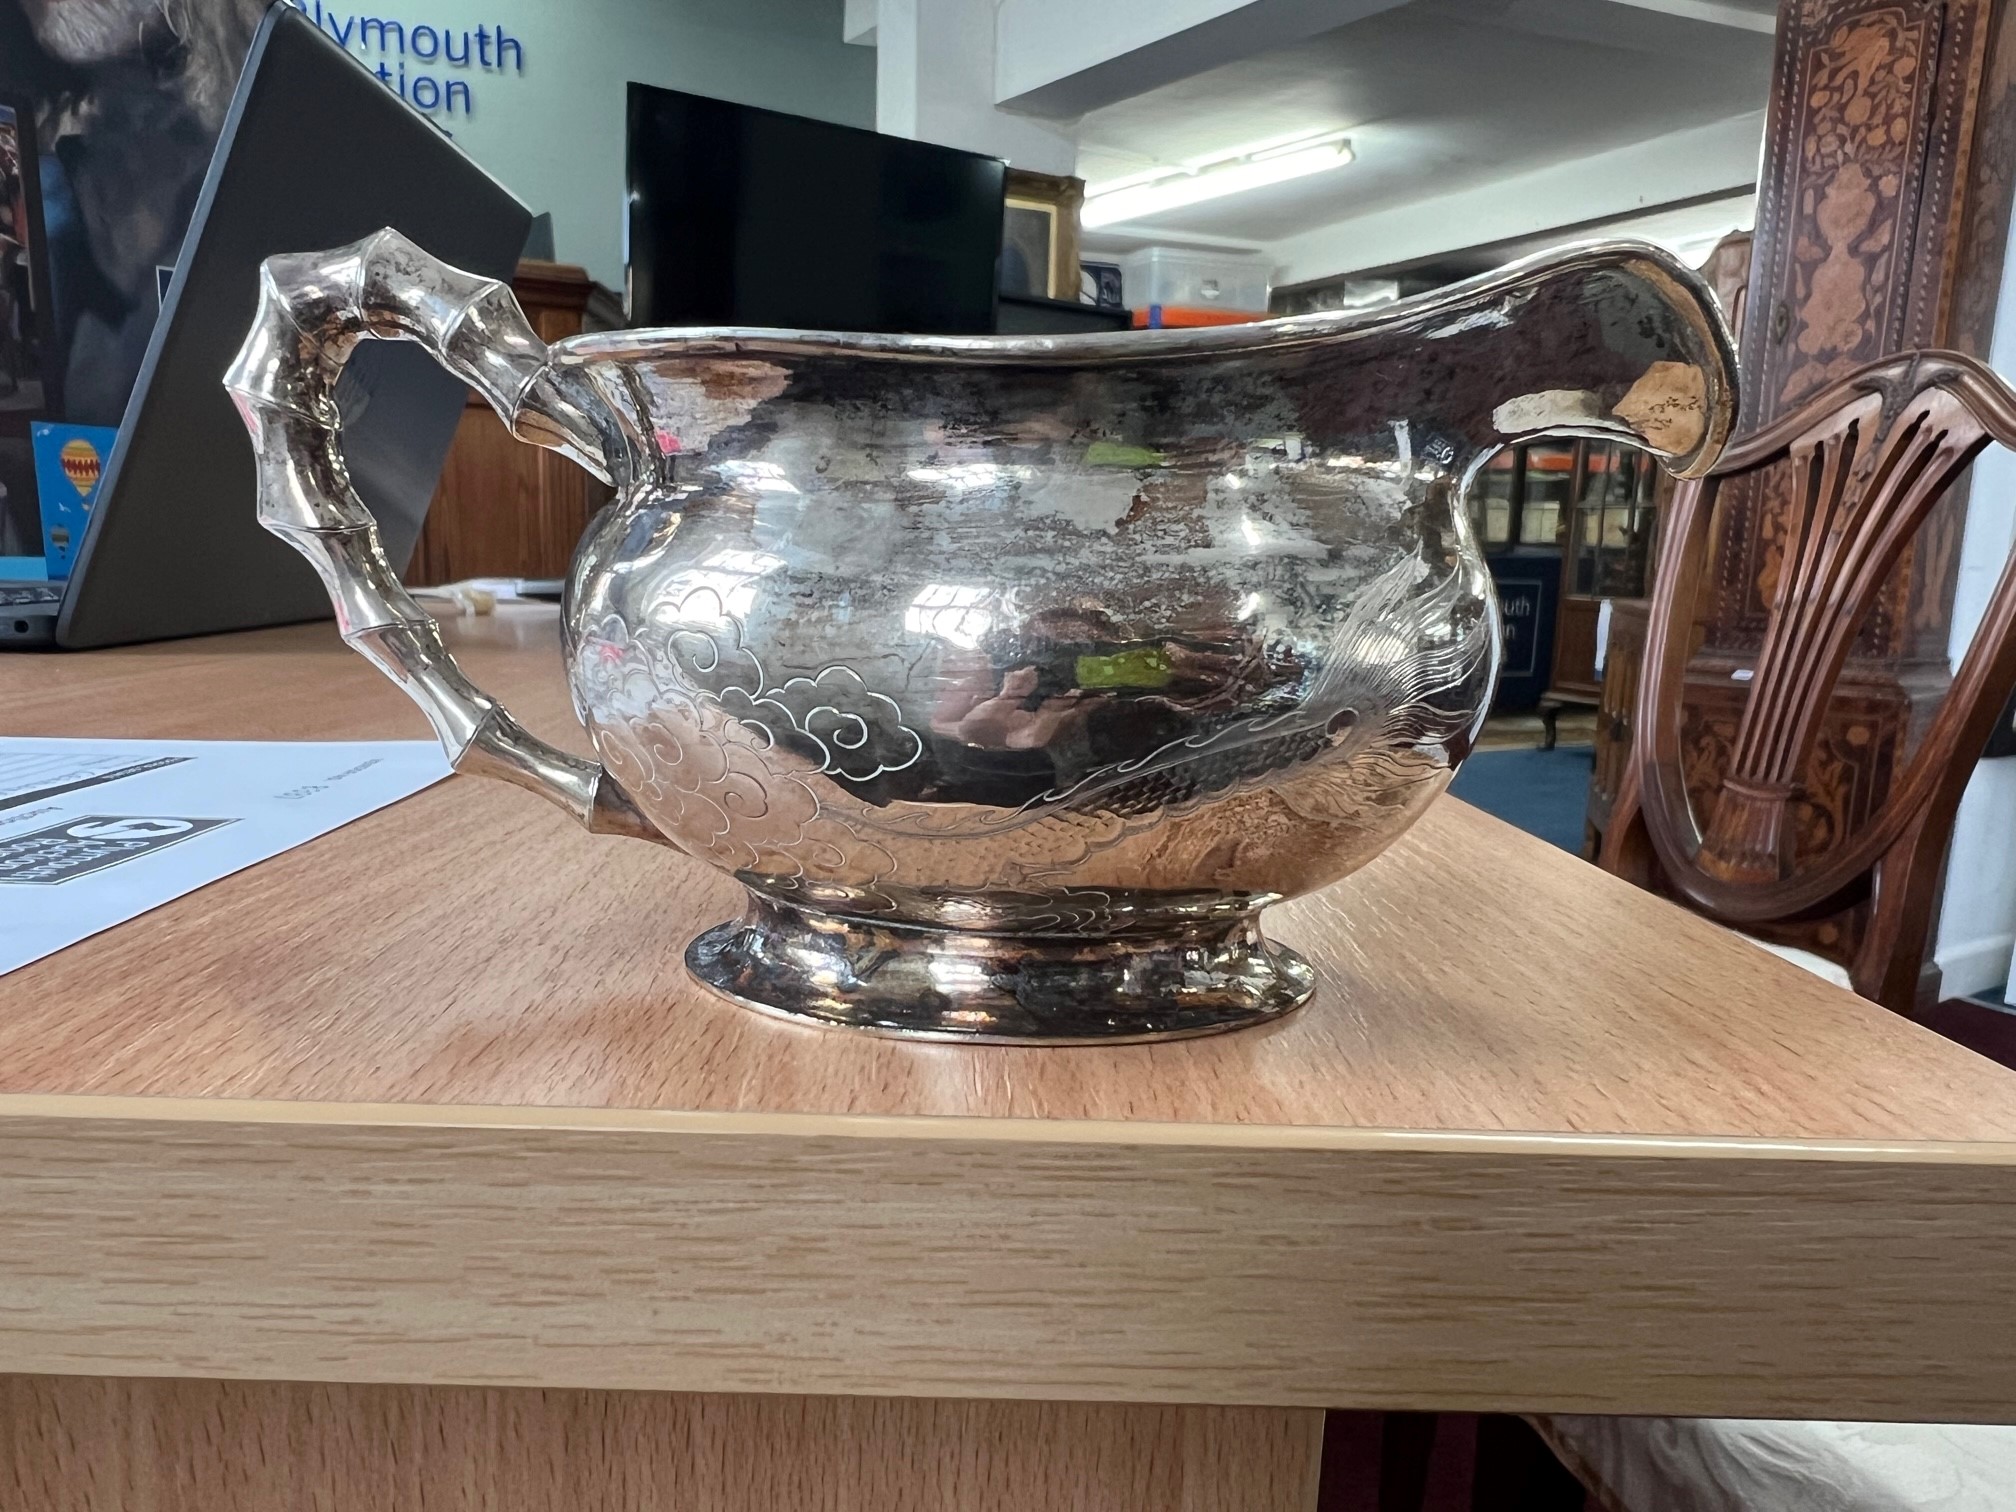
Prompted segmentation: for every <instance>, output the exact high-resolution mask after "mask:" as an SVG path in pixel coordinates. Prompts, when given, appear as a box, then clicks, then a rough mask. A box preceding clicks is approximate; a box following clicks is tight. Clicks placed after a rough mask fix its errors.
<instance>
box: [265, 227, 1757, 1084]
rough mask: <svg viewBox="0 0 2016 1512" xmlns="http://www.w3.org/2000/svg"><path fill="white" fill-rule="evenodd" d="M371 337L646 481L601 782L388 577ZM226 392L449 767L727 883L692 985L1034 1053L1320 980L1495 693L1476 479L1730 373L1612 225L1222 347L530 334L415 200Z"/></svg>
mask: <svg viewBox="0 0 2016 1512" xmlns="http://www.w3.org/2000/svg"><path fill="white" fill-rule="evenodd" d="M366 336H372V337H395V338H400V339H405V340H410V341H417V342H419V343H420V344H421V345H422V346H424V347H426V348H427V349H428V350H429V351H430V352H432V353H433V354H434V356H435V357H436V358H438V359H439V360H440V361H441V362H442V363H444V364H445V365H446V366H447V367H449V368H450V369H452V370H453V371H454V372H456V373H457V374H459V375H460V376H461V377H462V378H464V379H465V380H467V381H468V382H469V383H470V384H471V385H472V386H474V387H475V388H476V389H477V390H479V391H480V392H481V393H482V394H483V395H484V396H485V397H486V398H487V399H488V400H489V401H490V403H491V404H492V405H493V406H494V407H495V408H496V410H497V413H498V414H499V415H501V416H503V417H504V419H505V421H506V423H507V424H509V426H510V427H511V429H512V431H513V433H514V434H515V435H517V436H518V437H519V438H520V439H522V440H525V441H529V442H533V443H535V444H537V445H540V446H548V447H553V448H556V449H557V450H560V451H562V452H565V453H566V454H567V455H569V456H570V457H573V458H574V459H575V460H576V461H577V462H579V463H580V464H581V465H582V466H584V467H586V468H587V469H588V470H589V471H591V472H592V473H594V474H595V475H596V476H598V477H600V478H603V479H605V480H607V481H608V482H610V483H612V484H613V485H614V486H615V489H616V500H615V502H614V503H613V504H612V505H611V506H610V507H609V508H607V509H606V510H604V511H603V512H602V514H601V515H600V516H598V517H597V518H596V520H595V521H594V522H593V524H592V525H591V526H590V527H589V530H588V532H587V534H586V536H585V537H584V538H583V540H582V542H581V545H580V547H579V549H578V551H577V553H576V555H575V559H574V563H573V568H572V571H571V574H570V576H569V579H568V585H567V596H566V604H565V608H564V614H563V621H562V623H563V640H564V646H565V656H566V668H567V675H568V679H569V682H570V685H571V687H572V690H573V696H574V702H575V707H576V710H577V712H578V713H579V715H580V718H581V720H582V722H583V723H584V724H585V725H586V727H587V730H588V733H589V735H590V737H591V738H592V740H593V743H594V748H595V750H596V752H597V753H598V755H599V756H600V758H601V759H600V762H599V764H598V763H597V762H593V761H587V760H582V759H580V758H578V757H575V756H572V755H569V754H567V753H566V752H564V751H561V750H559V749H557V748H555V747H554V746H551V745H549V744H547V743H546V742H544V741H542V740H539V739H538V738H536V737H534V736H533V735H531V734H529V733H527V732H526V731H525V730H524V729H523V728H521V727H520V726H519V725H518V724H517V723H516V722H515V721H514V720H513V719H512V718H511V716H510V715H509V714H508V713H507V712H506V711H505V710H504V709H503V708H502V707H501V706H499V705H498V704H497V703H496V702H495V701H493V700H492V699H490V698H488V697H487V696H485V695H484V694H483V693H482V692H481V691H480V690H479V689H477V688H476V687H474V686H473V685H472V684H471V683H470V682H469V681H468V680H467V679H466V678H464V677H463V676H462V674H461V672H460V671H459V670H458V669H457V668H456V666H455V663H454V661H453V660H452V659H451V658H450V656H449V655H448V653H447V651H446V650H445V649H443V645H442V641H441V637H440V634H439V632H438V630H437V628H436V627H435V625H434V624H433V622H432V621H431V620H430V619H429V618H428V617H427V615H426V614H425V613H424V612H423V611H422V610H421V609H420V608H419V606H418V605H417V604H416V603H415V602H414V601H413V599H412V598H410V597H409V596H408V595H407V594H406V592H405V590H404V589H403V588H401V586H400V584H399V582H398V579H397V577H396V576H395V574H394V573H393V572H392V570H391V569H390V567H389V566H388V565H387V563H386V561H385V558H384V555H383V553H382V552H381V551H380V549H379V545H378V538H377V532H376V530H375V528H374V527H373V525H372V522H371V518H370V516H369V514H368V513H367V512H366V511H365V509H364V508H363V506H362V505H361V504H360V503H359V502H358V499H357V497H356V495H355V493H354V492H353V491H352V490H351V487H350V483H349V480H348V478H347V476H346V473H345V470H344V464H343V456H342V451H341V447H340V438H339V428H340V419H339V416H338V414H337V409H336V405H335V402H334V399H333V394H334V390H335V384H336V378H337V375H338V372H339V370H340V369H341V367H342V365H343V363H344V361H345V360H346V359H347V357H348V356H349V353H350V351H351V349H352V348H353V346H354V345H355V343H356V342H357V341H358V339H359V338H361V337H366ZM226 382H227V386H228V387H229V389H230V390H231V392H232V393H233V395H234V396H235V398H236V400H237V403H238V407H239V409H240V411H241V413H242V414H243V415H244V418H245V423H246V425H247V426H248V428H249V429H250V430H251V433H252V440H253V445H254V447H255V449H256V451H257V453H258V460H259V474H260V480H261V481H260V501H259V512H260V519H261V520H262V521H263V522H264V524H265V525H266V527H267V528H268V529H269V530H271V531H273V532H274V533H275V534H277V535H279V536H281V537H282V538H284V539H285V540H287V541H288V542H289V543H290V544H292V545H293V546H294V547H296V548H297V549H298V550H299V551H301V553H302V554H303V555H305V556H306V557H307V558H308V559H309V561H310V562H312V563H313V564H314V566H315V568H316V570H317V571H318V572H319V573H320V574H321V576H322V578H323V580H324V582H325V583H326V584H327V586H328V589H329V593H330V596H331V598H332V599H333V600H334V601H335V605H336V611H337V617H338V623H339V626H340V629H341V632H342V635H343V638H344V640H346V641H347V642H348V643H349V644H350V645H351V646H353V647H355V648H356V649H357V650H359V651H361V652H362V653H363V654H364V655H365V656H367V657H369V658H370V659H371V660H372V661H373V662H375V663H376V664H377V665H378V666H379V667H380V668H381V669H382V670H383V671H384V672H385V673H386V674H387V675H388V676H390V677H392V678H393V679H394V680H395V681H397V682H398V683H399V684H400V685H401V686H402V687H403V688H404V689H405V690H406V692H407V693H408V694H409V695H411V697H412V698H413V699H414V701H415V702H417V703H418V704H419V705H420V707H421V708H422V709H423V710H425V711H426V714H427V716H428V718H429V719H430V720H431V721H432V723H433V725H434V728H435V731H436V733H437V734H438V735H439V736H440V738H441V741H442V743H443V745H444V746H445V747H446V748H447V751H448V754H449V756H450V757H451V758H452V760H453V762H454V764H455V766H456V768H457V769H458V770H460V771H463V772H473V773H478V774H482V775H485V776H492V777H501V778H503V779H505V780H506V781H510V782H515V783H518V784H520V785H521V786H524V787H528V788H530V789H532V790H533V791H534V792H537V793H539V794H541V795H543V796H545V797H546V798H549V799H551V800H552V801H553V802H555V803H557V804H560V805H561V806H563V807H564V808H566V809H567V810H568V811H569V812H570V813H572V814H573V815H574V816H575V818H576V819H578V820H579V821H580V822H581V823H582V824H584V825H586V826H587V827H588V828H589V829H591V830H594V831H598V832H602V833H608V834H618V835H630V836H637V837H640V838H644V839H649V840H656V841H659V842H661V843H664V844H667V845H670V846H672V847H674V848H676V849H678V850H682V851H685V852H686V853H688V854H689V855H692V856H697V857H699V858H701V859H702V860H704V861H707V862H709V863H710V864H712V865H714V866H717V867H719V868H721V869H722V870H723V871H726V872H729V873H731V874H732V875H733V876H735V877H736V878H737V879H738V880H740V881H741V882H742V883H743V884H744V886H745V887H746V888H747V890H748V896H749V901H748V910H747V913H746V914H745V916H744V917H743V918H741V919H740V920H737V921H733V922H729V923H723V924H720V925H718V926H717V927H715V928H712V929H709V930H707V931H706V932H705V933H704V934H702V935H700V936H699V937H698V938H697V939H695V940H694V941H692V943H691V945H690V946H689V947H688V950H687V953H686V960H687V964H688V966H689V967H690V968H691V970H692V971H693V972H694V973H695V974H696V975H697V976H698V977H700V978H701V980H703V981H705V982H707V983H708V984H710V985H711V986H713V987H715V988H717V989H718V990H720V991H721V992H723V993H725V994H727V995H728V996H729V997H731V998H734V999H737V1000H738V1001H740V1002H743V1003H746V1004H748V1005H750V1006H752V1007H756V1008H761V1009H765V1010H769V1011H771V1012H776V1013H781V1014H786V1015H789V1016H792V1017H794V1018H799V1019H809V1020H813V1021H817V1022H821V1023H829V1024H844V1025H852V1026H856V1027H861V1028H867V1029H873V1030H879V1031H882V1032H885V1033H898V1034H909V1035H920V1036H927V1037H932V1038H940V1039H954V1040H982V1041H1006V1042H1019V1043H1039V1044H1059V1043H1073V1042H1087V1041H1115V1040H1147V1039H1157V1038H1162V1037H1167V1036H1176V1035H1186V1034H1201V1033H1208V1032H1211V1031H1213V1030H1221V1029H1229V1028H1233V1027H1236V1026H1238V1025H1241V1024H1248V1023H1253V1022H1256V1021H1259V1020H1263V1019H1267V1018H1269V1017H1272V1016H1274V1015H1278V1014H1281V1013H1284V1012H1286V1011H1288V1010H1289V1009H1292V1008H1294V1007H1295V1006H1296V1005H1297V1004H1299V1003H1301V1002H1302V1001H1303V1000H1304V999H1305V998H1307V997H1308V995H1309V993H1310V991H1311V987H1312V974H1311V971H1310V968H1309V966H1308V965H1307V963H1306V962H1304V961H1303V960H1302V959H1301V957H1299V956H1298V955H1296V954H1295V952H1293V951H1292V950H1289V949H1286V948H1285V947H1283V946H1280V945H1277V944H1274V943H1272V942H1271V941H1268V940H1267V939H1265V938H1264V937H1263V936H1262V934H1261V932H1260V927H1259V915H1260V910H1261V909H1262V908H1263V907H1265V906H1266V905H1267V904H1269V903H1273V902H1276V901H1278V900H1280V899H1283V898H1289V897H1293V896H1295V895H1297V894H1300V893H1306V892H1309V891H1311V890H1312V889H1315V888H1319V887H1322V886H1324V885H1326V884H1328V883H1330V882H1334V881H1336V880H1337V879H1338V878H1340V877H1342V876H1344V875H1345V874H1347V873H1349V872H1351V871H1353V870H1355V869H1356V868H1358V867H1360V866H1362V865H1364V864H1365V863H1366V862H1367V861H1369V860H1370V859H1372V857H1374V856H1376V855H1377V854H1378V853H1379V852H1380V851H1381V850H1383V849H1384V848H1385V847H1386V846H1388V845H1390V844H1391V843H1392V842H1393V840H1394V839H1395V838H1396V837H1397V836H1398V835H1399V834H1400V833H1401V832H1402V831H1403V830H1405V829H1406V828H1407V826H1408V825H1409V824H1410V823H1412V822H1413V821H1414V819H1415V818H1416V817H1417V816H1418V815H1419V814H1420V813H1421V811H1422V809H1423V808H1424V807H1425V806H1426V805H1427V804H1428V803H1429V802H1430V801H1431V800H1432V799H1433V798H1434V797H1435V795H1436V794H1438V793H1440V792H1441V791H1442V789H1443V788H1444V787H1445V786H1447V785H1448V782H1449V779H1450V778H1451V776H1452V775H1454V773H1455V770H1456V766H1457V763H1458V762H1460V761H1461V760H1462V759H1463V757H1464V755H1465V754H1466V753H1467V752H1468V750H1469V749H1470V745H1471V742H1472V740H1473V739H1474V737H1475V735H1476V733H1477V730H1478V727H1479V725H1480V723H1481V721H1482V719H1483V715H1484V711H1485V707H1486V705H1487V703H1488V702H1489V699H1490V693H1491V687H1492V682H1493V679H1494V677H1495V675H1496V671H1497V664H1498V654H1499V651H1498V648H1499V627H1498V619H1497V608H1496V603H1495V601H1494V599H1493V596H1492V591H1491V583H1490V578H1489V576H1488V575H1487V573H1486V570H1485V566H1484V561H1483V558H1482V556H1481V555H1480V553H1479V549H1478V545H1477V542H1476V541H1475V540H1474V539H1473V537H1472V534H1471V530H1470V526H1469V523H1468V520H1467V517H1466V513H1465V509H1464V507H1463V496H1464V491H1465V487H1466V485H1467V484H1468V483H1469V481H1470V480H1471V478H1472V477H1473V476H1474V474H1475V473H1476V472H1477V470H1478V468H1479V467H1480V466H1481V465H1482V464H1483V462H1484V461H1485V460H1486V459H1487V458H1488V457H1490V456H1491V454H1492V453H1493V452H1495V451H1497V450H1498V449H1499V448H1501V447H1503V446H1505V445H1507V444H1510V443H1513V442H1517V441H1520V440H1523V439H1526V438H1529V437H1533V436H1538V435H1543V434H1550V435H1582V436H1593V437H1610V438H1617V439H1621V440H1625V441H1630V442H1634V443H1637V444H1639V445H1642V446H1645V447H1648V448H1649V449H1651V450H1652V451H1654V452H1656V453H1658V454H1659V455H1661V456H1662V457H1663V458H1664V459H1666V461H1667V462H1668V464H1669V466H1670V467H1671V468H1672V469H1673V470H1674V471H1676V472H1678V473H1680V474H1682V475H1692V474H1696V473H1699V472H1702V471H1704V470H1705V469H1706V468H1707V467H1708V466H1709V465H1710V464H1711V463H1712V462H1713V461H1714V459H1715V457H1716V455H1717V453H1718V452H1719V451H1720V449H1721V447H1722V444H1723V441H1724V439H1725V438H1726V436H1727V434H1728V430H1729V426H1730V421H1731V417H1732V416H1733V414H1734V412H1735V402H1736V394H1735V370H1734V359H1733V356H1732V353H1731V346H1730V341H1729V337H1728V333H1727V330H1726V328H1725V327H1724V325H1723V322H1722V319H1721V317H1720V315H1719V314H1718V313H1717V310H1716V307H1715V304H1714V301H1713V298H1712V296H1711V295H1710V294H1709V292H1708V290H1707V288H1706V287H1705V285H1703V284H1702V282H1701V281H1700V280H1699V279H1698V278H1697V277H1695V276H1694V274H1692V273H1691V272H1689V271H1688V270H1687V269H1686V268H1684V267H1683V266H1681V265H1680V264H1679V263H1678V262H1676V261H1675V260H1674V259H1673V258H1672V257H1670V256H1669V255H1668V254H1666V253H1665V252H1663V251H1660V250H1658V249H1656V248H1654V247H1651V246H1645V245H1639V244H1633V243H1623V242H1612V243H1591V244H1586V245H1582V246H1575V247H1569V248H1566V249H1563V250H1561V251H1558V252H1553V253H1549V254H1547V255H1545V256H1541V257H1537V258H1533V259H1530V260H1528V261H1525V262H1522V263H1516V264H1514V265H1512V266H1510V267H1507V268H1505V269H1503V270H1501V271H1500V272H1497V273H1494V274H1490V275H1488V276H1486V277H1483V278H1479V279H1475V280H1472V281H1470V282H1468V283H1465V284H1461V285H1458V286H1456V287H1454V288H1451V289H1448V290H1446V291H1443V292H1438V293H1435V294H1431V295H1427V296H1423V297H1421V298H1418V299H1412V300H1407V301H1403V302H1401V303H1399V304H1395V305H1390V306H1387V307H1385V308H1383V309H1379V310H1375V311H1372V312H1369V313H1358V314H1322V315H1307V316H1300V317H1297V318H1293V319H1288V320H1274V321H1266V322H1262V323H1256V324H1252V325H1241V326H1221V327H1216V328H1212V329H1207V330H1185V331H1155V332H1141V333H1131V334H1124V335H1111V336H1108V335H1097V336H1075V337H1060V338H1044V337H975V338H959V339H951V338H935V337H922V336H859V335H841V334H834V333H830V332H818V331H762V330H680V331H626V332H620V333H615V334H604V335H589V336H581V337H575V338H571V339H569V340H566V341H563V342H561V343H559V344H558V345H556V346H553V347H551V348H548V347H547V346H545V345H544V344H543V343H541V342H540V341H539V340H538V339H537V338H536V337H535V336H534V335H533V334H532V331H531V329H530V327H529V326H528V325H527V324H526V321H525V318H524V316H523V314H522V313H521V312H520V310H519V308H518V305H517V303H516V301H515V300H514V299H513V298H512V295H511V291H510V290H509V289H508V288H507V287H505V286H504V285H502V284H499V283H495V282H492V281H489V280H485V279H480V278H476V277H473V276H471V275H469V274H466V273H463V272H459V271H457V270H456V269H453V268H450V267H447V266H445V265H444V264H442V263H440V262H438V261H437V260H435V259H434V258H432V257H430V256H429V255H428V254H427V253H425V252H424V251H422V250H421V249H420V248H419V247H417V246H415V245H414V244H413V243H412V242H410V241H408V240H406V239H405V238H404V237H402V236H400V235H399V234H398V233H396V232H394V231H390V230H387V231H382V232H380V233H378V234H377V235H375V236H372V237H370V238H368V239H366V240H364V241H362V242H359V243H357V244H355V245H354V246H349V247H344V248H340V249H338V250H335V251H331V252H322V253H314V254H304V255H299V256H286V257H276V258H273V259H271V260H269V261H268V262H267V263H266V265H265V269H264V273H263V278H262V298H261V303H260V308H259V313H258V317H257V320H256V322H255V324H254V326H253V329H252V331H251V334H250V335H249V336H248V337H247V339H246V342H245V346H244V348H243V350H242V351H241V352H240V353H239V355H238V358H237V360H236V362H235V363H234V364H233V366H232V368H231V371H230V373H229V375H228V377H227V380H226ZM666 885H667V888H668V890H669V889H676V888H677V886H678V879H677V875H676V873H673V872H668V874H667V879H666ZM1424 948H1425V943H1424Z"/></svg>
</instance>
